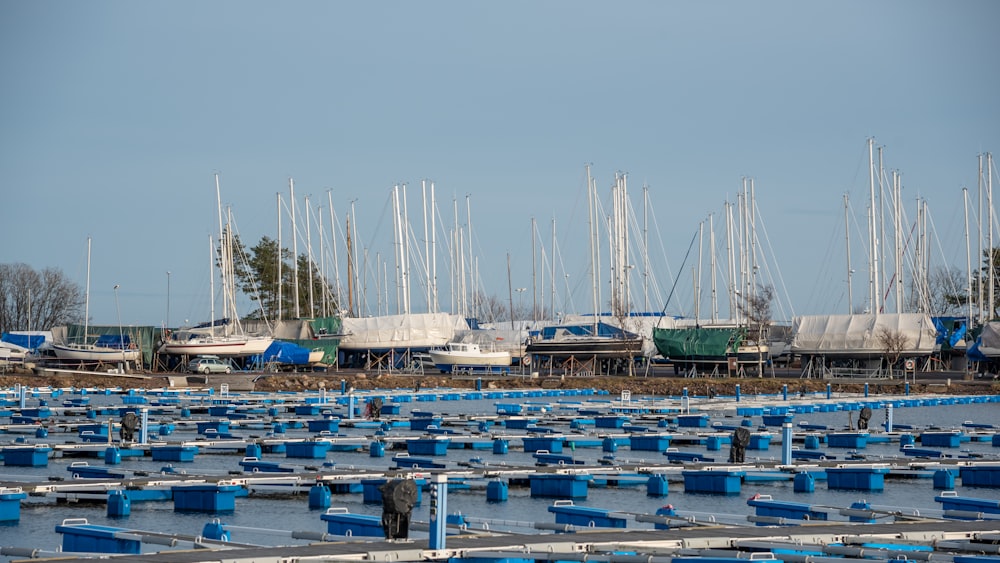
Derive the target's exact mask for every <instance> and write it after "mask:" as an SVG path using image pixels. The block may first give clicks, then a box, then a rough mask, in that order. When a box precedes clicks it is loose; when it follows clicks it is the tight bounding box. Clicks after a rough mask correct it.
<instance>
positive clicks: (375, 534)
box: [319, 507, 385, 538]
mask: <svg viewBox="0 0 1000 563" xmlns="http://www.w3.org/2000/svg"><path fill="white" fill-rule="evenodd" d="M319 518H320V520H322V521H324V522H326V532H327V533H328V534H334V535H338V536H362V537H372V538H384V537H385V530H384V529H383V528H382V519H381V518H380V517H378V516H372V515H368V514H351V513H350V512H348V511H347V509H346V508H341V507H336V508H329V509H327V511H326V512H324V513H323V514H320V515H319Z"/></svg>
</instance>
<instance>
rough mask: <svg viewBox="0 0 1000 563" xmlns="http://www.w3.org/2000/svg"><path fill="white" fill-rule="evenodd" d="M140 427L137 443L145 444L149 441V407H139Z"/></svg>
mask: <svg viewBox="0 0 1000 563" xmlns="http://www.w3.org/2000/svg"><path fill="white" fill-rule="evenodd" d="M139 416H140V421H141V422H140V425H141V426H140V428H139V443H140V444H147V443H149V409H140V410H139Z"/></svg>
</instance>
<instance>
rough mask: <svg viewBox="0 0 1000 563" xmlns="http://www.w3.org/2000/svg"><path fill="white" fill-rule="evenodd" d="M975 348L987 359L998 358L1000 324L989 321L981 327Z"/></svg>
mask: <svg viewBox="0 0 1000 563" xmlns="http://www.w3.org/2000/svg"><path fill="white" fill-rule="evenodd" d="M977 348H978V350H979V353H981V354H982V355H984V356H986V357H987V358H996V357H998V356H1000V322H996V321H991V322H988V323H986V324H985V325H983V332H982V334H980V335H979V342H977Z"/></svg>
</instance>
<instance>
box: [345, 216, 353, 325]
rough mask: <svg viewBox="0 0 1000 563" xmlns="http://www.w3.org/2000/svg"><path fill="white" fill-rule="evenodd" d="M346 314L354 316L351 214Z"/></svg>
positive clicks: (348, 229) (348, 242)
mask: <svg viewBox="0 0 1000 563" xmlns="http://www.w3.org/2000/svg"><path fill="white" fill-rule="evenodd" d="M346 232H347V316H349V317H353V316H354V275H353V273H354V272H353V266H354V262H353V260H354V258H353V256H352V254H351V216H350V214H348V215H347V229H346Z"/></svg>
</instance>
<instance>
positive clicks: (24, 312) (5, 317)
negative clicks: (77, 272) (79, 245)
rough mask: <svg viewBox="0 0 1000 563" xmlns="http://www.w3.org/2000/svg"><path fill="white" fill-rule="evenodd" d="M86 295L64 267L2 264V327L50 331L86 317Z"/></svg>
mask: <svg viewBox="0 0 1000 563" xmlns="http://www.w3.org/2000/svg"><path fill="white" fill-rule="evenodd" d="M83 305H84V295H83V290H82V289H81V288H80V286H79V285H78V284H76V283H75V282H73V281H70V280H69V278H67V277H66V275H65V274H63V272H62V270H57V269H55V268H46V269H44V270H42V271H40V272H39V271H36V270H35V269H33V268H32V267H31V266H28V265H27V264H22V263H18V264H0V330H4V331H9V330H48V329H50V328H52V327H54V326H60V325H65V324H70V323H79V322H81V321H82V320H83Z"/></svg>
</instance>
